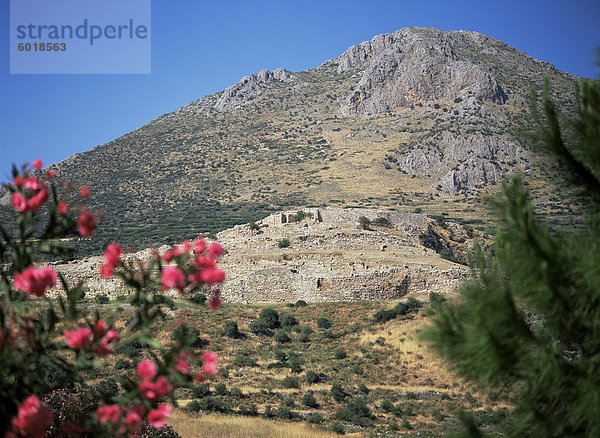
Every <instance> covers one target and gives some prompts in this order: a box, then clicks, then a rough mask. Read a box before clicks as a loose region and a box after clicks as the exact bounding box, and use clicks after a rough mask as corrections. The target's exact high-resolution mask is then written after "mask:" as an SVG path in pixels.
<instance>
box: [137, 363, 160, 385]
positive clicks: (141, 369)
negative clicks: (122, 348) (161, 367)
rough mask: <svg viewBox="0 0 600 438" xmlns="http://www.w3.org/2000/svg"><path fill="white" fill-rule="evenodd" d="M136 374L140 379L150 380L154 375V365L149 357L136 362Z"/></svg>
mask: <svg viewBox="0 0 600 438" xmlns="http://www.w3.org/2000/svg"><path fill="white" fill-rule="evenodd" d="M137 375H138V377H139V378H140V379H142V380H152V379H154V376H156V365H155V364H154V362H152V361H151V360H150V359H146V360H143V361H141V362H140V363H138V365H137Z"/></svg>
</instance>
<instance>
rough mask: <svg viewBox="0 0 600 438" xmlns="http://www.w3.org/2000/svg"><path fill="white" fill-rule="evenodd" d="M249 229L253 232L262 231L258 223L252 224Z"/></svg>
mask: <svg viewBox="0 0 600 438" xmlns="http://www.w3.org/2000/svg"><path fill="white" fill-rule="evenodd" d="M249 227H250V230H251V231H258V230H260V226H259V225H258V224H257V223H256V222H250V224H249Z"/></svg>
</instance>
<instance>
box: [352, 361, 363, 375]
mask: <svg viewBox="0 0 600 438" xmlns="http://www.w3.org/2000/svg"><path fill="white" fill-rule="evenodd" d="M350 371H352V372H353V373H354V374H356V375H357V376H362V375H363V374H364V373H365V371H364V370H363V369H362V367H361V366H360V365H358V364H354V365H352V368H351V369H350Z"/></svg>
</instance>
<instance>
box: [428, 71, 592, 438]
mask: <svg viewBox="0 0 600 438" xmlns="http://www.w3.org/2000/svg"><path fill="white" fill-rule="evenodd" d="M575 101H576V115H575V117H574V118H573V119H570V120H566V119H563V118H561V117H559V115H558V113H557V110H556V109H555V107H554V105H553V104H552V102H551V100H550V99H549V96H548V87H547V84H546V86H545V88H544V101H543V102H544V114H545V117H544V118H543V120H544V121H543V123H544V124H545V126H546V128H544V132H543V135H541V136H538V138H539V139H541V140H542V141H543V144H545V145H546V147H547V148H548V149H550V150H551V151H553V153H554V155H555V156H556V158H557V159H558V160H559V161H560V163H562V166H563V167H565V168H566V170H567V174H569V175H570V177H571V181H570V182H571V183H574V184H576V185H577V186H578V187H581V188H582V189H584V191H585V192H586V193H585V199H586V200H587V201H586V202H587V207H588V208H587V210H588V211H587V216H586V224H585V227H583V228H582V229H581V228H580V229H578V230H570V231H569V232H562V233H558V232H556V231H552V230H550V228H549V227H548V226H546V225H544V224H542V223H540V221H539V220H538V219H537V217H536V216H535V214H534V208H533V205H532V202H531V199H530V196H529V194H528V192H527V190H526V189H525V187H524V185H523V184H522V181H521V179H520V178H519V177H513V178H512V180H511V182H510V183H508V182H505V183H504V185H503V192H504V199H503V201H502V202H501V204H499V206H500V207H501V211H502V225H501V226H500V228H499V230H498V231H497V232H496V235H495V236H494V243H493V247H492V250H491V251H489V252H486V253H484V252H482V251H481V250H480V249H479V248H476V249H475V252H474V255H473V260H472V262H471V271H472V278H471V279H470V280H468V281H466V282H465V283H464V284H463V285H462V286H461V288H460V297H459V299H457V300H454V301H453V302H450V303H439V304H438V305H437V306H436V307H437V309H436V310H437V315H438V316H437V318H436V321H435V327H434V328H433V329H431V330H430V331H429V333H428V338H429V339H431V340H432V341H433V343H434V345H435V347H436V348H437V349H438V350H439V351H440V352H441V353H442V355H443V356H444V357H445V358H446V359H447V360H448V362H449V363H450V364H451V365H452V366H454V367H455V369H456V370H457V371H458V372H459V373H460V374H461V375H462V376H464V377H466V378H467V379H469V380H471V381H473V382H475V383H476V384H478V385H479V386H480V387H481V388H483V389H486V390H488V391H490V392H491V391H494V392H497V393H499V394H500V397H501V398H502V399H504V400H507V401H508V402H509V403H510V404H511V405H512V406H514V409H512V410H511V414H510V415H509V416H508V417H507V420H506V421H505V422H504V423H503V424H502V426H501V428H502V432H503V433H504V434H506V435H507V436H519V437H521V436H534V437H558V436H560V437H566V436H582V437H600V214H599V212H600V208H599V207H600V202H599V200H600V81H584V82H582V83H581V84H578V85H577V86H576V99H575ZM534 114H535V108H534ZM463 423H464V425H465V432H464V435H465V436H481V434H482V432H481V431H480V430H478V429H477V428H476V427H475V425H474V422H473V420H472V419H471V418H470V417H469V416H464V417H463Z"/></svg>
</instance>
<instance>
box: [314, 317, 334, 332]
mask: <svg viewBox="0 0 600 438" xmlns="http://www.w3.org/2000/svg"><path fill="white" fill-rule="evenodd" d="M331 325H332V324H331V321H330V320H328V319H327V318H319V319H317V327H319V328H320V329H328V328H331Z"/></svg>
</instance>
